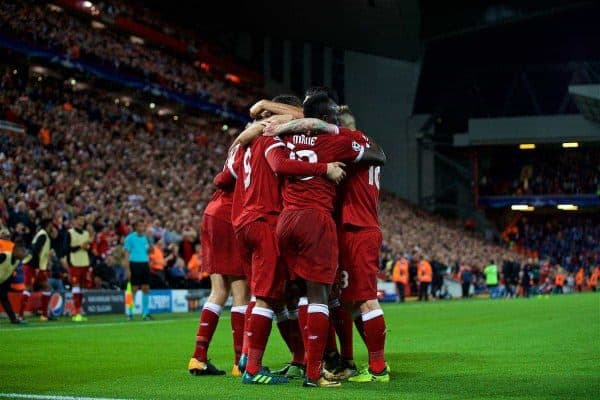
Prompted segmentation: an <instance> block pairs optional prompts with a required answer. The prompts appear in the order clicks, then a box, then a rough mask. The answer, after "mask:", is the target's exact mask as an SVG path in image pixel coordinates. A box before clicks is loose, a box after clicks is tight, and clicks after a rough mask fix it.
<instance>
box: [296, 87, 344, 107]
mask: <svg viewBox="0 0 600 400" xmlns="http://www.w3.org/2000/svg"><path fill="white" fill-rule="evenodd" d="M319 93H325V94H326V95H327V96H328V97H329V98H330V99H331V100H333V101H335V102H336V103H339V102H340V98H339V96H338V94H337V92H336V91H335V90H334V89H332V88H330V87H327V86H312V87H309V88H308V89H306V93H304V96H305V100H304V101H305V102H306V100H307V99H308V98H310V97H312V96H314V95H316V94H319Z"/></svg>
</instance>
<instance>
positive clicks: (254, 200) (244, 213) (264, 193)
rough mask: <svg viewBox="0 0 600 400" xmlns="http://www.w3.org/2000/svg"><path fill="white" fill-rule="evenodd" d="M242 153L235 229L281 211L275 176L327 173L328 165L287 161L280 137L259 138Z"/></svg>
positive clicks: (289, 159) (275, 215)
mask: <svg viewBox="0 0 600 400" xmlns="http://www.w3.org/2000/svg"><path fill="white" fill-rule="evenodd" d="M240 152H243V156H242V157H241V160H242V162H241V166H239V165H237V164H236V170H237V169H239V170H240V174H239V175H238V176H239V181H240V183H241V184H238V185H237V186H236V190H238V189H239V190H240V193H242V192H241V190H242V189H243V196H242V203H241V204H242V209H241V212H240V213H239V215H237V216H236V217H235V218H234V219H233V226H234V229H235V230H238V229H240V228H242V227H243V226H245V225H246V224H248V223H250V222H252V221H256V220H257V219H260V218H264V217H268V216H272V217H277V216H278V215H279V213H280V212H281V190H280V180H279V178H278V176H277V175H276V174H277V173H282V174H286V175H307V174H310V175H312V174H315V175H322V174H324V173H325V172H327V164H323V163H318V164H312V163H307V162H304V161H300V160H293V159H291V158H290V151H289V150H288V149H287V147H286V145H285V143H284V142H282V141H281V140H280V139H279V138H273V137H265V136H259V137H257V138H256V139H254V140H253V141H252V144H251V145H250V146H248V147H247V148H246V149H245V150H244V149H240Z"/></svg>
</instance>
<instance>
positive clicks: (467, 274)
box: [460, 265, 473, 299]
mask: <svg viewBox="0 0 600 400" xmlns="http://www.w3.org/2000/svg"><path fill="white" fill-rule="evenodd" d="M460 282H461V288H462V298H463V299H466V298H469V297H470V296H471V295H470V290H471V283H472V282H473V273H472V272H471V267H469V266H467V265H463V266H461V273H460Z"/></svg>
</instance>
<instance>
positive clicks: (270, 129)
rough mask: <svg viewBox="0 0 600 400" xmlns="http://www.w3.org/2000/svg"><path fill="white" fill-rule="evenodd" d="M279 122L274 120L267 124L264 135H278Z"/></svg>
mask: <svg viewBox="0 0 600 400" xmlns="http://www.w3.org/2000/svg"><path fill="white" fill-rule="evenodd" d="M278 126H279V124H278V123H277V122H272V123H270V124H269V125H267V126H265V129H264V130H263V136H277V127H278Z"/></svg>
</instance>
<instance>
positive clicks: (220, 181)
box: [204, 151, 236, 223]
mask: <svg viewBox="0 0 600 400" xmlns="http://www.w3.org/2000/svg"><path fill="white" fill-rule="evenodd" d="M235 154H236V153H235V151H234V152H232V153H231V154H230V155H229V156H228V157H227V161H226V162H225V166H224V167H223V171H221V172H219V174H218V175H217V176H216V177H215V179H214V180H213V183H214V184H215V186H217V190H216V191H215V193H214V194H213V196H212V198H211V199H210V201H209V202H208V204H207V205H206V208H205V209H204V214H205V215H210V216H212V217H215V218H218V219H220V220H223V221H226V222H229V223H231V207H232V204H233V190H234V187H235V178H236V177H235V174H234V172H233V160H234V157H235Z"/></svg>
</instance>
